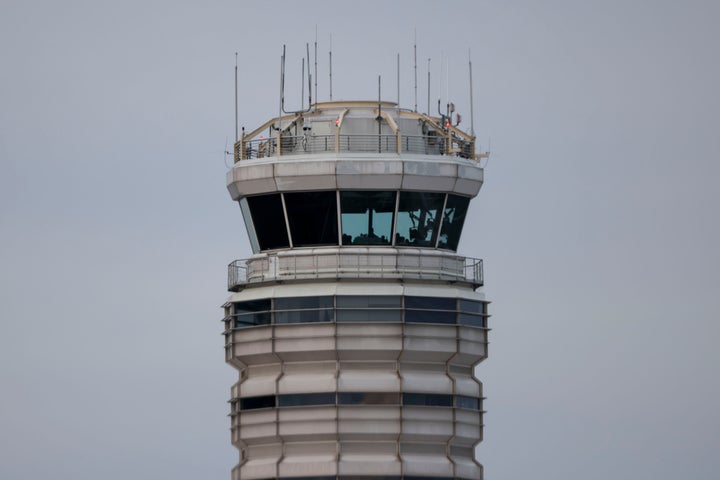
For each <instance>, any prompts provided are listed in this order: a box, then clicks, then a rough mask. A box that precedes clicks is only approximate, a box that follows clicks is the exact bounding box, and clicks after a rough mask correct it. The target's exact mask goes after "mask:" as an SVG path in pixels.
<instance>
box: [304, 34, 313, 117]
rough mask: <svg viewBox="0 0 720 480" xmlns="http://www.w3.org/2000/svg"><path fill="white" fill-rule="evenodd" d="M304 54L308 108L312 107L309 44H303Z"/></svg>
mask: <svg viewBox="0 0 720 480" xmlns="http://www.w3.org/2000/svg"><path fill="white" fill-rule="evenodd" d="M305 54H306V55H307V66H308V110H310V107H312V86H311V85H312V74H311V73H310V44H309V43H306V44H305Z"/></svg>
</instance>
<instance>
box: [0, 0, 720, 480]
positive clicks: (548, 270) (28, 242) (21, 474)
mask: <svg viewBox="0 0 720 480" xmlns="http://www.w3.org/2000/svg"><path fill="white" fill-rule="evenodd" d="M203 4H204V6H200V5H201V2H195V3H192V4H191V3H189V2H178V1H174V2H170V1H165V2H160V1H143V2H136V1H122V2H119V1H112V2H110V1H86V2H79V1H63V2H52V1H32V0H2V1H1V2H0V62H1V63H0V167H1V170H0V478H2V479H4V480H5V479H7V480H15V479H37V478H53V479H54V480H66V479H67V480H71V479H72V480H82V479H96V478H103V479H106V480H113V479H123V480H124V479H127V478H133V479H137V480H140V479H169V478H173V479H177V480H184V479H210V478H229V476H230V473H229V472H230V469H231V468H232V466H233V465H235V463H236V461H237V455H236V451H235V449H234V448H233V447H232V446H231V445H230V435H229V419H228V417H226V414H227V413H228V411H229V410H228V405H227V403H226V400H227V399H228V398H229V388H230V385H231V384H232V383H233V381H234V379H235V371H234V370H233V369H232V368H230V367H229V366H227V365H225V364H224V355H223V348H222V345H223V340H222V337H221V335H220V332H221V330H222V325H221V322H220V319H221V317H222V312H221V309H220V308H219V307H220V305H221V304H222V303H223V302H224V300H225V298H226V295H227V292H226V291H225V286H226V266H227V264H228V263H229V262H230V261H231V260H233V259H236V258H245V257H248V256H249V255H250V254H251V252H250V248H249V243H248V240H247V237H246V235H245V233H244V227H243V225H242V219H241V215H240V212H239V209H238V207H237V205H236V204H234V203H233V202H232V201H231V200H230V197H229V195H228V193H227V191H226V189H225V172H226V169H227V166H226V163H225V162H226V161H227V162H229V159H226V158H224V154H223V151H224V150H225V148H227V147H226V145H227V144H228V143H227V142H230V143H232V139H233V135H234V120H233V115H234V113H233V112H234V108H233V66H234V54H235V52H236V51H237V52H239V54H240V55H239V57H240V82H239V88H240V93H239V101H240V115H239V117H240V124H241V125H245V126H246V127H247V128H248V129H251V128H254V127H256V126H258V125H260V124H262V123H263V122H264V121H265V120H267V119H269V118H270V117H272V116H274V115H276V114H277V111H278V90H279V74H278V71H279V56H280V54H281V51H282V45H283V44H287V48H288V65H287V69H288V75H289V77H288V78H289V80H288V81H287V84H288V93H287V98H288V102H289V103H292V102H296V103H299V102H300V95H299V92H300V68H301V63H300V62H301V58H302V55H303V53H304V50H305V44H306V42H310V45H311V51H312V46H313V42H314V41H315V38H316V31H317V38H318V49H319V53H320V54H319V59H318V62H319V66H318V69H319V72H320V74H319V76H318V90H319V97H320V100H327V99H328V96H329V84H328V83H329V82H328V76H327V72H328V62H327V57H328V50H329V46H330V37H331V35H332V47H333V98H334V99H335V100H338V99H347V100H349V99H375V98H376V95H377V77H378V75H381V76H382V78H383V92H384V95H383V96H384V97H385V99H387V100H392V101H394V100H396V99H397V86H396V75H397V73H396V58H397V57H396V55H397V54H398V53H399V54H400V59H401V69H400V70H401V72H400V75H401V91H400V101H401V104H402V105H403V106H405V107H409V108H412V107H413V104H414V101H415V100H414V88H413V62H412V55H413V41H414V38H415V36H416V37H417V52H418V108H419V109H420V110H423V111H424V110H426V107H427V105H426V104H427V83H426V76H427V68H428V62H427V60H428V58H431V61H430V67H431V71H432V82H431V97H432V102H433V104H436V102H437V99H438V98H441V99H442V101H443V103H444V102H445V101H447V100H448V97H449V100H451V101H453V102H454V103H455V104H456V106H457V109H458V111H459V112H460V113H461V114H462V115H463V118H464V120H463V122H464V123H463V125H464V126H465V127H466V128H469V122H470V102H469V95H468V75H467V72H468V69H467V61H468V51H470V52H471V57H472V62H473V76H474V111H475V125H474V126H475V132H476V134H477V136H478V139H479V141H480V143H481V144H482V148H483V149H486V148H487V146H488V144H490V149H491V150H492V154H491V157H490V160H489V162H488V164H487V166H486V170H485V181H486V183H485V185H484V186H483V189H482V190H481V192H480V195H479V196H478V197H477V199H476V200H475V201H474V202H473V203H472V204H471V209H470V214H469V218H468V220H467V224H466V225H467V227H466V229H465V233H464V238H463V240H462V242H461V245H460V252H461V253H464V254H466V255H468V256H471V257H481V258H484V259H485V278H486V287H485V292H486V295H487V297H488V298H489V299H490V300H492V301H493V303H492V305H491V313H492V314H493V318H492V321H491V326H492V328H493V330H492V332H491V347H490V358H489V359H488V360H487V361H486V362H485V363H483V364H481V365H480V367H479V368H478V375H479V376H480V377H481V379H482V380H483V381H484V387H485V392H484V393H485V395H486V396H487V397H488V398H487V401H486V403H485V408H486V410H487V414H486V416H485V425H486V427H485V440H484V442H483V443H482V444H481V446H480V447H479V448H478V450H477V453H478V457H479V460H480V461H481V462H482V463H483V464H484V465H485V470H486V478H487V479H489V480H511V479H513V480H514V479H519V478H540V479H553V480H571V479H572V480H576V479H579V478H581V479H586V480H593V479H597V480H607V479H624V478H627V479H630V478H633V479H634V478H648V479H649V478H652V479H655V480H661V479H678V478H688V479H713V480H714V479H715V478H717V475H718V473H717V472H718V471H720V456H719V455H718V446H719V445H720V413H719V411H718V405H719V404H720V402H719V400H718V398H719V397H720V375H718V365H719V362H720V355H719V354H718V341H720V318H719V317H720V315H719V312H720V273H719V271H720V254H719V253H718V245H719V244H720V225H719V221H718V205H719V204H720V202H719V200H720V199H719V198H718V197H719V195H718V180H719V179H720V158H718V157H719V155H718V152H720V148H719V147H720V140H719V138H720V121H719V120H718V111H720V95H719V94H718V85H720V66H719V63H718V45H720V34H719V33H718V23H719V22H720V7H718V3H717V2H714V1H707V2H703V1H687V2H677V1H619V0H609V1H607V0H606V1H586V2H580V1H570V0H568V1H550V0H548V1H542V2H539V1H503V2H500V1H497V2H487V1H464V2H438V1H434V2H415V1H413V2H410V1H397V2H380V1H366V2H343V1H333V2H313V1H306V2H282V1H280V2H240V1H233V2H230V1H227V2H203ZM292 75H297V77H296V78H297V80H292V77H291V76H292Z"/></svg>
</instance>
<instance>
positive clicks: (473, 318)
mask: <svg viewBox="0 0 720 480" xmlns="http://www.w3.org/2000/svg"><path fill="white" fill-rule="evenodd" d="M459 319H460V325H467V326H469V327H484V326H485V317H483V316H482V315H472V314H470V313H461V314H460V315H459Z"/></svg>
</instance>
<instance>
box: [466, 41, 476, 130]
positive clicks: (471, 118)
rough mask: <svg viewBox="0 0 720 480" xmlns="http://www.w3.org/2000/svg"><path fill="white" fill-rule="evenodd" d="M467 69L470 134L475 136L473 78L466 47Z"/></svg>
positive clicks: (470, 61)
mask: <svg viewBox="0 0 720 480" xmlns="http://www.w3.org/2000/svg"><path fill="white" fill-rule="evenodd" d="M468 70H469V71H470V135H472V136H473V137H474V136H475V114H474V110H473V80H472V60H471V59H470V49H469V48H468Z"/></svg>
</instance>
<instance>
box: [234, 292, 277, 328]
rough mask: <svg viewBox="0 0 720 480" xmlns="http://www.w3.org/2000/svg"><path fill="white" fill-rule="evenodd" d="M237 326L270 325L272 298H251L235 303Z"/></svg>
mask: <svg viewBox="0 0 720 480" xmlns="http://www.w3.org/2000/svg"><path fill="white" fill-rule="evenodd" d="M233 308H234V310H235V311H234V317H235V328H243V327H253V326H255V325H270V299H269V298H264V299H260V300H250V301H247V302H237V303H235V304H233Z"/></svg>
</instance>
